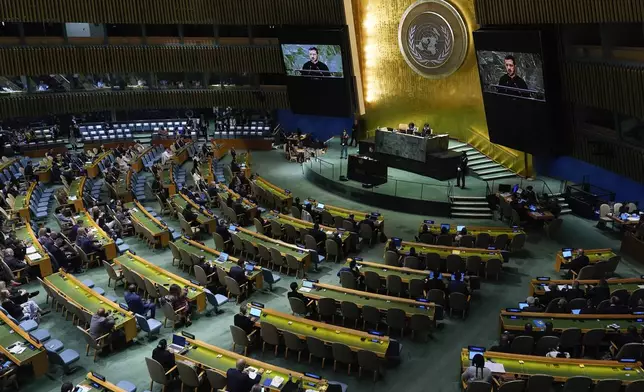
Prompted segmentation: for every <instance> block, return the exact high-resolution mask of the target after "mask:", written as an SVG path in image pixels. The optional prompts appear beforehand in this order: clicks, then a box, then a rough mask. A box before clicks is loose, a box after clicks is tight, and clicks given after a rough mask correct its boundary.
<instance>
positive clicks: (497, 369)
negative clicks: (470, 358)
mask: <svg viewBox="0 0 644 392" xmlns="http://www.w3.org/2000/svg"><path fill="white" fill-rule="evenodd" d="M485 367H486V368H488V369H490V371H492V373H505V366H503V364H502V363H496V362H489V361H485Z"/></svg>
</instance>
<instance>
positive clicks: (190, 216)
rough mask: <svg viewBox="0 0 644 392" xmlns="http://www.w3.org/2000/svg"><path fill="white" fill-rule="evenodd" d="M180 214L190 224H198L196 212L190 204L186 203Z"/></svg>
mask: <svg viewBox="0 0 644 392" xmlns="http://www.w3.org/2000/svg"><path fill="white" fill-rule="evenodd" d="M181 215H183V219H185V220H186V222H188V223H189V224H190V226H199V222H198V221H197V214H195V212H194V211H193V210H192V206H191V205H190V204H186V208H184V209H183V212H182V213H181Z"/></svg>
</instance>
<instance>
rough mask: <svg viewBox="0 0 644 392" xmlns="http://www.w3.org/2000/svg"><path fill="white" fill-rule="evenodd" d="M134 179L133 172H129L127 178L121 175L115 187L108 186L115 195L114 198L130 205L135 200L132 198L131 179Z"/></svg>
mask: <svg viewBox="0 0 644 392" xmlns="http://www.w3.org/2000/svg"><path fill="white" fill-rule="evenodd" d="M131 177H132V170H128V172H127V174H126V175H125V177H124V176H123V175H122V174H121V176H120V177H119V179H118V180H117V181H116V182H115V183H114V185H111V184H107V186H108V187H111V188H112V192H113V193H114V195H113V196H114V198H115V199H118V200H121V201H122V202H123V203H129V202H131V201H132V200H134V197H133V196H132V191H131V190H130V178H131Z"/></svg>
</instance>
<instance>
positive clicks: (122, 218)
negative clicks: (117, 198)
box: [116, 206, 132, 225]
mask: <svg viewBox="0 0 644 392" xmlns="http://www.w3.org/2000/svg"><path fill="white" fill-rule="evenodd" d="M116 219H117V220H118V221H119V222H121V224H122V225H131V224H132V221H131V220H130V218H129V217H128V215H127V214H126V213H125V212H123V207H121V206H118V207H116Z"/></svg>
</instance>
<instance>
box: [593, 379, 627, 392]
mask: <svg viewBox="0 0 644 392" xmlns="http://www.w3.org/2000/svg"><path fill="white" fill-rule="evenodd" d="M621 388H622V380H599V381H597V384H595V388H593V392H619V391H620V389H621Z"/></svg>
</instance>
